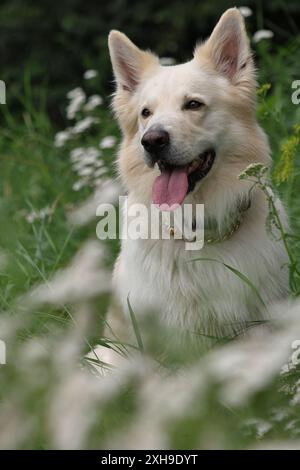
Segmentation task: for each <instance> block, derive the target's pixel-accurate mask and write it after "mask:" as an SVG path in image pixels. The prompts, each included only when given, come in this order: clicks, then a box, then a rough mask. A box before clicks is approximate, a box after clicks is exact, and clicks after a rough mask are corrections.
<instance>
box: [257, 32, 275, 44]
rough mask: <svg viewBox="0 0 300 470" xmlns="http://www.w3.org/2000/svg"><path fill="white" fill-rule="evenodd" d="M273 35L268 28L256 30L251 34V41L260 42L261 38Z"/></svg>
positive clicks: (268, 37)
mask: <svg viewBox="0 0 300 470" xmlns="http://www.w3.org/2000/svg"><path fill="white" fill-rule="evenodd" d="M273 36H274V33H273V31H270V30H268V29H260V30H259V31H256V33H254V35H253V41H254V42H256V43H257V42H260V41H261V40H262V39H270V38H272V37H273Z"/></svg>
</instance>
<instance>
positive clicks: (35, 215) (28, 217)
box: [25, 211, 38, 224]
mask: <svg viewBox="0 0 300 470" xmlns="http://www.w3.org/2000/svg"><path fill="white" fill-rule="evenodd" d="M37 218H38V213H37V212H36V211H31V212H29V214H26V216H25V219H26V220H27V222H28V223H29V224H33V222H35V220H36V219H37Z"/></svg>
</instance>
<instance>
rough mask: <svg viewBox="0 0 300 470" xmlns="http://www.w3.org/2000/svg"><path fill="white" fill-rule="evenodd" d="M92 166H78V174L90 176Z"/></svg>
mask: <svg viewBox="0 0 300 470" xmlns="http://www.w3.org/2000/svg"><path fill="white" fill-rule="evenodd" d="M93 171H94V170H93V168H92V167H90V166H84V167H83V168H79V170H78V174H79V176H90V175H91V174H92V173H93Z"/></svg>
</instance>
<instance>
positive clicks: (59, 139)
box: [54, 129, 72, 147]
mask: <svg viewBox="0 0 300 470" xmlns="http://www.w3.org/2000/svg"><path fill="white" fill-rule="evenodd" d="M71 137H72V133H71V131H70V130H69V129H66V130H65V131H60V132H57V134H55V138H54V139H55V140H54V146H55V147H63V146H64V145H65V143H66V142H67V141H68V140H69V139H70V138H71Z"/></svg>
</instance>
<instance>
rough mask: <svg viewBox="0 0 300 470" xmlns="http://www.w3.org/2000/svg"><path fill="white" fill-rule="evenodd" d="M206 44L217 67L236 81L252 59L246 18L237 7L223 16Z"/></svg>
mask: <svg viewBox="0 0 300 470" xmlns="http://www.w3.org/2000/svg"><path fill="white" fill-rule="evenodd" d="M205 46H206V47H207V48H208V51H209V55H210V57H211V59H212V61H213V63H214V66H215V67H216V69H217V70H218V71H219V72H220V73H222V74H223V75H225V76H227V78H229V79H230V80H232V81H235V78H237V77H238V75H239V74H240V72H241V71H242V70H243V69H244V68H245V67H246V65H247V62H249V61H251V60H252V59H251V52H250V47H249V40H248V37H247V33H246V30H245V23H244V19H243V17H242V15H241V13H240V12H239V11H238V9H237V8H230V9H229V10H227V11H226V12H225V13H224V14H223V15H222V16H221V19H220V20H219V22H218V24H217V25H216V27H215V29H214V30H213V32H212V34H211V36H210V38H209V39H208V40H207V42H206V44H205ZM196 52H197V51H196Z"/></svg>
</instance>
